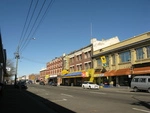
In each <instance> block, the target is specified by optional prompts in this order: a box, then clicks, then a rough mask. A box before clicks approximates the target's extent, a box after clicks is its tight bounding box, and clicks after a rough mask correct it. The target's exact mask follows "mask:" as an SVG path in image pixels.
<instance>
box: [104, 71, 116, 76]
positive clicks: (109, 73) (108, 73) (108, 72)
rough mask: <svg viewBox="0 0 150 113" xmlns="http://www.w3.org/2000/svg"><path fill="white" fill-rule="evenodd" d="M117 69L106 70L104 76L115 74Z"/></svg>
mask: <svg viewBox="0 0 150 113" xmlns="http://www.w3.org/2000/svg"><path fill="white" fill-rule="evenodd" d="M115 72H116V70H111V71H106V72H105V73H104V76H115Z"/></svg>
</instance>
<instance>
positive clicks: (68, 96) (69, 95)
mask: <svg viewBox="0 0 150 113" xmlns="http://www.w3.org/2000/svg"><path fill="white" fill-rule="evenodd" d="M61 95H64V96H68V97H73V96H72V95H68V94H64V93H61Z"/></svg>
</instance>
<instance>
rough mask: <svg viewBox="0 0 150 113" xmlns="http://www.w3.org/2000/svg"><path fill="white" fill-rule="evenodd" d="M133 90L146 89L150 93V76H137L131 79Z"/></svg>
mask: <svg viewBox="0 0 150 113" xmlns="http://www.w3.org/2000/svg"><path fill="white" fill-rule="evenodd" d="M131 88H132V89H133V91H135V92H137V91H138V90H145V91H148V92H149V93H150V76H135V77H134V78H133V79H132V81H131Z"/></svg>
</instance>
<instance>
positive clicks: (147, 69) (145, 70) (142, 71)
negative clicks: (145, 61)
mask: <svg viewBox="0 0 150 113" xmlns="http://www.w3.org/2000/svg"><path fill="white" fill-rule="evenodd" d="M132 74H150V67H141V68H134V69H133V73H132Z"/></svg>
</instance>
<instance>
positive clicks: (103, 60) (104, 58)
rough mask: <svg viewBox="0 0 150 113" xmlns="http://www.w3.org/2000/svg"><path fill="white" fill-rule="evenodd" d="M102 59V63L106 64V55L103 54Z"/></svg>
mask: <svg viewBox="0 0 150 113" xmlns="http://www.w3.org/2000/svg"><path fill="white" fill-rule="evenodd" d="M101 61H102V64H105V63H106V57H105V56H102V57H101Z"/></svg>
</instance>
